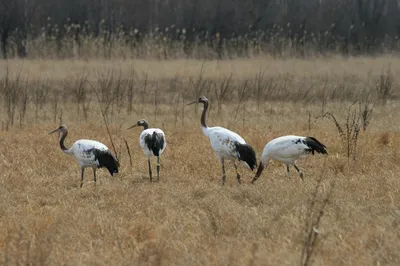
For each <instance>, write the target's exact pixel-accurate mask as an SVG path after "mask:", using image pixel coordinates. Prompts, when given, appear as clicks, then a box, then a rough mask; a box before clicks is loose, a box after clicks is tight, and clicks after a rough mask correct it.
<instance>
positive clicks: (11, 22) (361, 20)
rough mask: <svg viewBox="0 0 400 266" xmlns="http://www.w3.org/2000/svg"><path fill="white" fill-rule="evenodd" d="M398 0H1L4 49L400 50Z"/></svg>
mask: <svg viewBox="0 0 400 266" xmlns="http://www.w3.org/2000/svg"><path fill="white" fill-rule="evenodd" d="M399 5H400V2H398V0H301V1H299V0H247V1H246V0H191V1H189V0H0V47H1V56H2V57H3V58H9V57H56V58H68V57H99V56H100V57H106V58H112V57H123V58H129V57H157V58H171V57H200V58H209V57H211V58H213V57H219V58H223V57H235V56H252V55H256V54H259V53H264V54H265V53H266V54H271V55H273V56H307V55H313V54H326V53H343V54H352V55H358V54H374V53H384V52H392V51H396V50H398V49H400V40H399V36H400V7H399Z"/></svg>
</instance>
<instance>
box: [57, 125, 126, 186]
mask: <svg viewBox="0 0 400 266" xmlns="http://www.w3.org/2000/svg"><path fill="white" fill-rule="evenodd" d="M55 132H59V133H60V139H59V141H60V148H61V150H62V151H63V152H64V153H66V154H70V155H73V156H74V157H75V159H76V161H77V162H78V164H79V166H80V168H81V187H82V185H83V175H84V171H85V168H92V169H93V179H94V182H95V183H96V169H97V168H102V167H106V168H107V169H108V171H109V172H110V174H111V175H112V176H113V175H114V174H115V173H118V167H119V163H118V160H117V159H116V158H115V157H114V155H112V153H111V151H110V150H109V149H108V148H107V146H106V145H104V144H103V143H100V142H98V141H95V140H89V139H80V140H77V141H75V143H74V144H72V146H71V148H69V149H68V148H66V147H65V144H64V141H65V138H66V137H67V135H68V129H67V126H65V125H61V126H60V127H59V128H57V129H55V130H53V131H52V132H50V133H49V134H52V133H55Z"/></svg>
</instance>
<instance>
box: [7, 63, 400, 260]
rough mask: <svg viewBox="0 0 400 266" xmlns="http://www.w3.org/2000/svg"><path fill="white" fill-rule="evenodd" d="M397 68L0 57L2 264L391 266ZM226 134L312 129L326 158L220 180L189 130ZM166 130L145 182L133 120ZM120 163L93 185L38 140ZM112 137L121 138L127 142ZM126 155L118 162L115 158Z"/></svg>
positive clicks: (399, 193)
mask: <svg viewBox="0 0 400 266" xmlns="http://www.w3.org/2000/svg"><path fill="white" fill-rule="evenodd" d="M398 73H400V59H395V58H391V57H384V56H383V57H377V58H373V57H369V58H367V57H364V58H329V59H321V58H315V59H308V60H301V59H287V60H273V59H271V58H268V57H265V58H256V59H243V60H242V59H235V60H226V61H195V60H171V61H151V60H115V61H113V60H107V61H105V60H104V61H103V60H98V61H96V60H89V61H83V60H65V61H62V60H59V61H57V60H8V61H1V62H0V102H1V104H0V109H1V112H0V121H1V132H0V135H1V136H0V143H1V145H0V146H1V152H0V157H1V158H0V167H1V169H2V171H1V173H0V176H1V177H0V182H1V185H0V263H1V264H4V265H15V264H17V265H311V264H312V265H399V264H400V253H399V250H400V178H399V177H400V176H399V173H400V151H399V150H400V123H399V121H400V120H399V118H400V105H399V98H398V97H399V96H400V94H399V86H398V82H399V80H398ZM200 95H205V96H207V97H208V98H209V100H210V104H211V106H210V108H211V109H210V113H209V117H208V123H209V125H219V126H224V127H228V128H230V129H231V130H233V131H236V132H237V133H239V134H240V135H241V136H243V138H244V139H245V140H246V141H247V142H248V143H249V144H250V145H252V146H253V147H254V149H255V150H256V152H257V160H258V159H259V156H260V153H261V152H262V149H263V147H264V145H265V144H266V143H267V142H268V141H269V140H271V139H273V138H275V137H278V136H281V135H288V134H295V135H302V136H314V137H316V138H317V139H319V140H320V141H321V142H323V143H324V144H325V145H326V146H327V148H328V153H329V155H328V156H321V155H316V156H309V157H308V158H307V160H303V161H299V167H300V168H301V169H303V171H304V172H305V180H304V182H302V181H301V179H300V178H299V177H298V175H297V174H296V173H295V172H293V173H292V176H291V177H290V178H289V177H288V176H287V175H286V171H285V167H284V166H283V165H282V164H280V163H276V162H275V163H272V164H270V166H269V168H267V169H266V170H265V171H264V173H263V175H262V176H261V177H260V179H259V180H258V181H257V182H256V183H255V185H251V183H250V181H251V179H252V177H253V176H254V174H255V172H253V173H251V172H250V171H248V170H247V169H245V168H244V167H243V166H241V167H240V172H241V173H242V179H243V184H242V185H239V184H237V182H236V178H235V172H234V169H233V167H232V166H231V165H228V167H227V184H226V185H225V186H222V185H221V168H220V164H219V162H218V159H217V157H216V156H215V154H214V152H213V151H212V149H211V147H210V144H209V141H208V139H207V138H206V137H205V136H203V135H202V132H201V130H200V112H201V108H200V106H193V105H191V106H186V103H188V102H190V101H192V100H194V99H196V98H197V97H198V96H200ZM141 118H146V119H147V120H148V121H149V124H150V126H154V127H160V128H162V129H163V130H164V132H165V133H166V137H167V143H168V145H167V148H166V150H165V152H164V154H163V156H162V159H161V160H162V164H163V167H162V169H161V178H160V181H159V182H154V183H150V182H149V178H148V172H147V163H146V158H145V157H144V155H143V153H142V151H141V150H140V147H139V144H138V137H139V134H140V129H139V128H136V129H133V130H129V131H128V130H126V128H127V127H128V126H130V125H132V124H133V123H135V122H136V121H137V120H138V119H141ZM105 121H106V122H107V125H108V128H109V131H110V135H111V137H112V142H113V144H114V146H115V149H116V153H117V155H118V158H119V160H120V162H121V169H120V173H119V174H118V175H117V176H115V177H110V176H109V175H108V173H107V172H106V171H105V170H101V171H98V183H97V185H96V186H95V185H94V184H93V181H92V173H91V170H88V171H86V176H85V181H84V186H83V188H82V189H80V188H79V184H80V182H79V167H78V165H77V164H76V162H75V160H74V158H73V157H71V156H68V155H65V154H63V153H62V152H61V150H60V148H59V146H58V142H57V138H56V136H54V135H48V134H47V133H48V132H49V131H51V130H53V129H55V128H56V127H57V126H59V124H60V123H65V124H67V125H68V128H69V130H70V134H69V136H68V138H67V140H66V142H67V144H68V146H69V145H71V144H72V143H73V141H75V140H77V139H80V138H88V139H95V140H98V141H101V142H103V143H104V144H106V145H107V146H108V147H110V148H112V146H113V145H112V143H111V140H110V137H109V134H108V133H107V129H106V126H105ZM125 141H126V143H127V145H126V144H125ZM128 151H129V152H130V154H129V153H128Z"/></svg>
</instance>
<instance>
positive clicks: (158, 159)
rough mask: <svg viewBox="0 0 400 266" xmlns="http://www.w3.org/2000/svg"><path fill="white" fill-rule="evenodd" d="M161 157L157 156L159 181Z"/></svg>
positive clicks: (158, 176)
mask: <svg viewBox="0 0 400 266" xmlns="http://www.w3.org/2000/svg"><path fill="white" fill-rule="evenodd" d="M160 166H161V164H160V156H157V181H158V180H160Z"/></svg>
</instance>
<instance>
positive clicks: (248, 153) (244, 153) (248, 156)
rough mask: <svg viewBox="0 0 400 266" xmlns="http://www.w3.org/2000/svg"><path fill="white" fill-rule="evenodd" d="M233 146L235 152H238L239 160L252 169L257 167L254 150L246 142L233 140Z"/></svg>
mask: <svg viewBox="0 0 400 266" xmlns="http://www.w3.org/2000/svg"><path fill="white" fill-rule="evenodd" d="M235 147H236V150H237V152H238V153H239V158H238V159H239V160H241V161H244V162H246V163H247V165H248V166H249V167H250V169H251V170H252V171H253V170H254V169H255V168H256V167H257V159H256V152H255V151H254V149H253V148H252V147H251V146H250V145H248V144H240V143H239V142H237V141H236V142H235Z"/></svg>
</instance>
